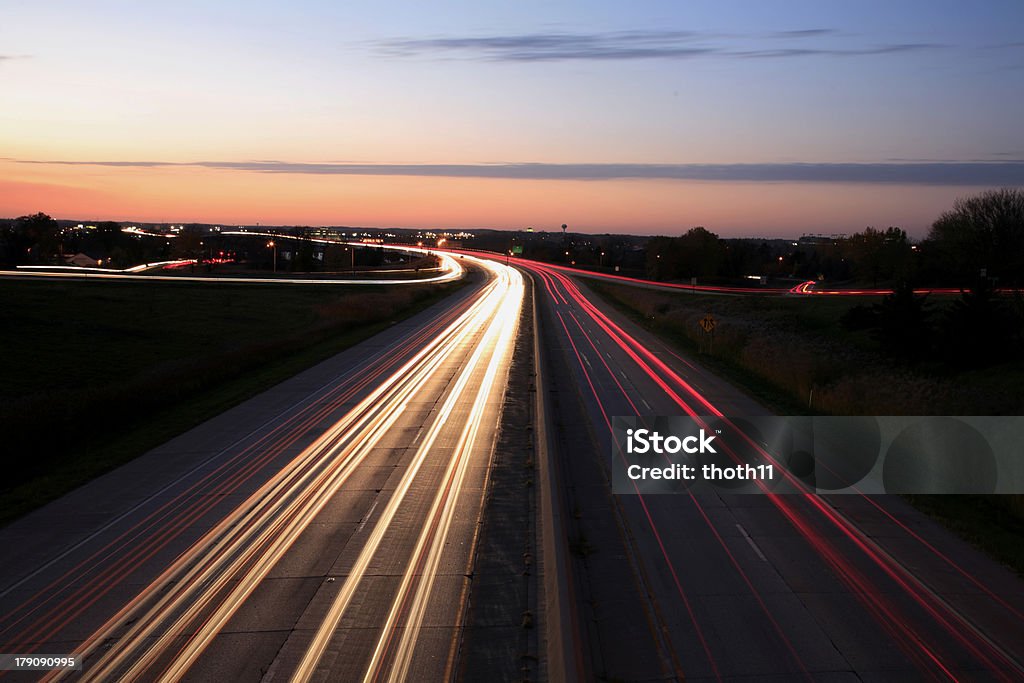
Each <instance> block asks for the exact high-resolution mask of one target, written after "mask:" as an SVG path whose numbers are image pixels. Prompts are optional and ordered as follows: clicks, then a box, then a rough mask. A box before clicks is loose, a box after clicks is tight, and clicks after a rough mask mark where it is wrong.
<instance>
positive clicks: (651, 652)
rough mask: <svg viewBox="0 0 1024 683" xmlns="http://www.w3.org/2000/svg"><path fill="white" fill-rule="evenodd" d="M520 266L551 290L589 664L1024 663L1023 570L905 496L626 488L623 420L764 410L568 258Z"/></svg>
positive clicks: (547, 301)
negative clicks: (640, 320) (938, 522)
mask: <svg viewBox="0 0 1024 683" xmlns="http://www.w3.org/2000/svg"><path fill="white" fill-rule="evenodd" d="M522 265H523V266H524V267H525V269H526V270H527V271H528V272H530V273H531V275H533V277H534V279H535V280H536V282H538V283H539V292H541V293H542V294H543V296H541V297H540V299H541V301H542V306H541V307H542V311H541V312H540V319H541V323H542V329H543V332H544V338H543V339H544V343H543V348H544V349H545V350H546V355H547V368H548V371H549V373H550V375H551V377H550V384H551V385H552V386H553V397H554V398H553V400H554V403H555V404H556V405H555V408H554V412H555V414H556V415H557V416H558V419H557V423H558V432H559V434H558V437H557V443H558V445H559V453H558V456H559V459H560V462H561V464H562V467H561V469H560V473H559V476H560V477H561V479H562V481H561V484H562V486H563V487H564V490H565V504H564V505H565V508H566V509H567V510H569V511H570V512H571V514H570V520H571V521H570V522H569V524H568V525H567V527H568V528H567V532H566V533H567V536H568V543H569V544H570V547H571V550H572V553H571V554H572V556H573V558H574V561H573V563H572V564H573V572H572V578H573V584H572V587H571V590H572V591H573V604H574V605H575V606H576V611H575V613H574V615H573V616H574V617H575V620H574V622H573V623H572V624H571V625H570V626H571V628H572V629H574V640H575V643H576V646H575V647H576V650H577V651H576V652H575V653H573V656H574V657H576V659H577V661H578V662H579V664H580V666H581V667H582V669H583V670H584V671H585V672H586V673H585V676H586V677H588V678H607V679H619V680H671V679H683V678H685V679H686V680H789V679H794V678H802V679H813V680H929V679H935V680H1020V679H1021V677H1022V676H1024V668H1021V662H1022V656H1024V584H1022V583H1021V582H1020V581H1019V580H1017V579H1016V578H1015V577H1013V576H1012V575H1011V574H1010V573H1009V572H1008V571H1006V570H1005V569H1003V568H1001V567H999V566H996V565H995V564H994V563H993V562H991V561H988V560H987V559H985V558H983V557H981V556H980V555H978V554H977V553H976V552H975V551H973V550H971V549H970V548H967V547H966V546H965V545H964V544H962V543H960V542H958V541H955V540H953V539H952V538H951V537H950V536H949V535H948V534H946V533H945V532H944V531H942V530H941V529H938V528H937V527H936V526H935V525H933V524H931V523H929V522H928V521H927V520H925V519H923V518H922V517H921V516H920V515H918V514H916V513H915V512H914V511H913V510H911V509H909V508H908V506H906V505H905V504H903V503H902V502H901V501H900V500H898V499H894V498H891V497H867V496H856V495H852V496H842V497H839V496H836V497H832V498H824V497H818V496H812V495H783V496H768V495H726V494H722V495H713V494H708V495H691V494H687V493H679V494H668V495H646V496H642V495H628V494H627V495H618V496H616V495H612V494H611V485H610V473H609V466H610V460H611V457H612V418H613V417H614V416H629V415H635V416H644V417H651V416H656V415H697V416H722V415H725V416H733V417H741V416H744V415H762V414H765V409H764V408H763V407H762V406H760V405H759V404H757V403H756V402H754V401H753V400H751V399H750V398H748V397H747V396H745V395H743V394H742V393H740V392H738V391H736V390H735V389H734V388H732V387H730V386H729V385H727V384H726V383H724V382H722V381H721V380H719V379H718V378H716V377H714V376H712V375H710V374H709V373H707V372H705V371H704V370H702V369H701V368H700V367H699V366H697V365H695V364H694V363H692V362H691V361H690V360H688V359H687V358H684V357H682V356H680V355H678V354H677V353H676V352H674V351H673V350H672V349H671V348H669V347H667V346H666V345H665V344H664V343H662V342H661V341H659V340H658V339H656V338H653V337H652V336H651V335H649V334H647V333H645V332H643V331H641V330H640V329H638V328H637V327H636V326H635V325H632V324H631V323H629V322H628V321H626V320H624V319H623V317H622V316H620V315H618V314H616V313H615V312H614V311H611V310H609V308H608V307H607V306H605V305H603V304H602V303H600V301H599V300H597V299H596V297H594V296H593V295H592V294H591V293H589V292H588V290H587V289H586V288H585V287H584V286H583V285H582V284H581V283H580V282H579V281H577V280H574V279H572V278H570V277H567V275H566V273H565V272H564V270H563V269H560V268H552V267H549V266H544V265H539V264H531V263H526V262H524V263H523V264H522Z"/></svg>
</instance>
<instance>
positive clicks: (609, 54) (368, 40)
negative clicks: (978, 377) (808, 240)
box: [0, 2, 1024, 234]
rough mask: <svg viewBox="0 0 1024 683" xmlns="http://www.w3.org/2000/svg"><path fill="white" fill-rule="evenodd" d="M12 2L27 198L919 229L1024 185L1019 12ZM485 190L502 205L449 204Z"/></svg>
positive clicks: (10, 25) (16, 134) (93, 203)
mask: <svg viewBox="0 0 1024 683" xmlns="http://www.w3.org/2000/svg"><path fill="white" fill-rule="evenodd" d="M0 12H2V14H0V87H3V89H4V92H5V98H4V100H5V101H4V103H3V104H0V121H2V122H3V123H2V125H0V146H2V149H3V152H2V153H0V156H2V157H4V158H5V161H3V162H0V211H2V212H4V213H12V212H17V211H22V210H25V211H28V210H45V209H46V208H47V207H45V206H40V207H36V206H34V205H33V206H28V204H27V202H28V201H35V202H38V201H39V199H42V200H43V201H46V198H47V197H52V198H53V204H54V205H55V206H56V207H57V208H55V209H52V211H53V212H56V213H61V212H64V213H67V212H83V211H93V212H102V213H106V214H107V215H109V216H111V217H124V218H136V219H139V220H144V219H153V220H159V219H160V218H159V217H161V216H166V218H167V220H175V219H177V220H192V219H195V220H216V221H221V222H246V221H253V220H255V219H256V217H257V216H262V217H264V221H263V222H269V220H268V219H267V217H268V216H272V217H274V219H275V220H284V219H285V218H286V216H288V215H289V214H288V207H289V206H292V207H293V208H292V209H291V210H292V211H293V214H291V215H294V219H293V221H292V222H312V223H362V224H381V225H388V224H399V223H401V224H419V225H434V226H436V225H452V226H456V225H457V226H465V227H470V226H474V225H477V226H482V225H493V226H496V227H517V226H519V225H520V224H522V223H531V224H532V223H543V222H545V221H551V222H553V223H555V224H559V223H561V222H565V221H566V220H569V221H570V222H573V223H574V224H576V225H580V226H581V228H583V227H587V228H590V229H593V230H595V231H596V230H602V231H603V230H608V229H621V230H629V231H634V232H674V231H678V230H680V229H685V227H687V226H689V225H694V224H708V226H709V227H710V228H711V229H716V230H717V231H719V232H722V233H725V234H732V233H739V232H744V231H748V232H749V231H761V232H764V233H780V234H781V233H783V232H786V233H799V232H801V231H813V230H815V229H816V228H820V229H821V230H825V231H828V230H835V231H844V230H853V229H859V228H862V227H863V225H865V224H887V223H890V222H902V223H904V224H905V225H906V227H908V228H909V229H910V230H911V231H912V232H921V231H923V230H926V228H927V225H928V223H930V221H931V220H933V219H934V218H935V217H936V216H937V215H938V214H939V213H940V212H941V211H942V210H944V209H945V208H948V205H949V204H950V203H951V202H952V200H953V198H955V197H957V196H962V195H964V194H969V193H971V192H973V191H977V190H978V189H983V188H984V187H988V186H992V185H1005V184H1009V185H1019V184H1020V182H1021V181H1020V178H1021V168H1020V166H1019V164H1018V163H1017V162H1020V161H1021V160H1024V135H1022V132H1021V126H1020V123H1019V122H1020V121H1021V120H1024V31H1021V27H1022V26H1024V3H1020V2H986V3H979V4H977V5H975V6H971V5H969V4H968V3H952V2H930V3H926V2H888V3H882V2H858V3H829V2H818V3H810V2H807V3H804V2H792V3H779V2H773V3H752V2H744V3H739V2H688V3H677V2H673V3H669V2H648V3H608V2H578V3H559V4H552V3H537V2H524V3H502V4H500V5H498V4H493V5H490V4H488V5H484V6H481V4H480V3H468V2H449V3H413V2H403V3H373V4H370V3H358V4H354V3H353V4H350V3H344V4H340V5H338V4H336V3H327V2H297V3H289V4H287V5H285V4H281V3H265V2H257V3H214V2H183V3H174V4H163V5H155V4H152V3H129V2H98V3H73V2H64V3H61V2H49V3H39V2H35V3H29V2H10V3H7V4H6V5H5V7H4V8H3V9H2V10H0ZM129 161H130V162H144V163H141V164H140V163H136V164H134V165H127V166H126V165H123V162H129ZM24 162H76V163H75V164H67V163H59V164H58V163H51V164H47V163H24ZM82 162H98V163H96V164H88V163H86V164H83V163H82ZM111 162H115V164H114V165H111ZM254 162H260V163H254ZM266 162H273V164H274V165H273V167H268V166H266V165H261V164H266ZM996 162H998V163H999V164H1000V165H998V166H997V165H994V164H996ZM907 163H913V164H915V165H916V166H914V167H903V168H899V169H895V170H894V169H892V168H889V167H888V166H891V165H893V164H896V165H903V164H907ZM979 163H981V164H986V165H988V166H986V167H982V166H980V165H979ZM353 164H357V165H367V164H387V165H388V167H387V168H384V169H381V168H375V169H372V172H367V173H366V174H360V173H358V167H355V171H354V170H353V166H352V165H353ZM423 164H429V165H431V168H432V169H433V170H430V171H427V172H425V171H423V169H421V168H419V167H420V166H421V165H423ZM950 164H960V165H958V166H950ZM494 165H498V166H499V168H508V167H509V166H508V165H513V166H514V168H516V169H517V170H516V172H515V173H514V174H511V175H510V174H509V173H503V172H498V173H496V172H495V169H494ZM523 165H529V166H523ZM581 165H587V168H588V169H593V168H598V171H596V172H591V171H588V172H587V173H584V174H582V175H581V174H580V173H575V172H574V171H573V169H578V168H580V166H581ZM850 165H862V166H856V167H854V169H853V171H851V172H845V171H844V170H843V169H847V170H848V169H849V168H850ZM929 165H932V166H929ZM666 166H669V167H674V168H675V170H673V171H671V172H669V173H665V172H662V171H660V170H659V169H663V168H664V167H666ZM697 166H699V167H701V168H703V169H704V170H703V171H701V173H697V172H696V171H694V168H696V167H697ZM474 167H479V172H478V173H474V171H473V168H474ZM325 168H327V169H328V170H329V171H330V172H328V173H325V172H324V169H325ZM455 168H457V169H459V170H458V172H457V173H445V172H444V169H455ZM531 168H532V169H536V170H537V172H536V173H534V174H532V175H531V173H530V172H529V170H530V169H531ZM708 168H711V169H712V170H710V171H709V170H708ZM312 169H316V170H312ZM331 169H333V170H331ZM437 169H441V171H440V172H438V170H437ZM523 169H525V170H523ZM622 169H631V171H630V172H629V173H626V174H625V175H623V173H622ZM637 169H639V170H637ZM915 169H916V170H915ZM314 174H316V175H318V176H329V177H317V178H311V177H310V176H312V175H314ZM524 174H525V175H524ZM496 176H497V177H496ZM595 178H599V179H595ZM218 179H219V180H218ZM303 181H305V185H303V184H302V183H303ZM211 182H212V183H215V184H216V183H218V182H219V183H220V185H221V188H222V190H223V191H222V192H221V193H220V194H221V198H220V200H219V201H215V200H214V198H213V197H211V196H210V192H209V189H208V188H209V185H210V183H211ZM466 193H470V194H479V195H480V196H487V197H491V198H493V199H494V201H493V202H492V205H493V206H495V207H500V209H499V208H492V209H490V210H488V208H487V204H486V203H485V202H483V201H480V200H476V201H466V202H452V201H451V198H453V197H455V198H458V197H463V196H465V195H466ZM738 194H739V195H741V197H740V200H739V201H736V197H737V195H738ZM15 195H20V196H21V197H28V198H30V199H23V200H18V199H16V198H15ZM254 196H255V197H257V199H254ZM553 196H556V197H563V198H564V200H565V201H564V202H563V203H562V204H561V205H559V202H556V201H554V200H553V199H552V197H553ZM299 197H301V199H302V202H301V205H299V206H297V207H296V206H295V202H296V200H297V199H298V198H299ZM610 197H614V198H616V199H617V201H616V202H615V204H614V210H610V207H609V204H608V203H609V202H610V199H609V198H610ZM780 198H782V199H785V200H786V201H791V202H797V203H803V204H804V205H806V206H808V207H813V210H814V213H813V215H807V214H800V213H798V212H796V211H794V210H791V209H786V208H785V202H782V203H783V205H784V206H783V207H781V208H780V206H779V204H780V201H781V200H780ZM830 198H831V199H832V201H831V202H830V201H829V199H830ZM640 203H642V206H641V204H640ZM396 204H397V205H400V209H401V210H399V209H398V208H396ZM340 205H343V206H340ZM830 206H831V207H832V208H831V209H830ZM190 207H191V209H190ZM531 207H536V211H535V212H534V213H531V211H530V208H531ZM190 210H192V211H194V213H195V215H189V214H188V212H189V211H190ZM171 213H174V215H173V216H172V215H170V214H171ZM139 214H142V215H139Z"/></svg>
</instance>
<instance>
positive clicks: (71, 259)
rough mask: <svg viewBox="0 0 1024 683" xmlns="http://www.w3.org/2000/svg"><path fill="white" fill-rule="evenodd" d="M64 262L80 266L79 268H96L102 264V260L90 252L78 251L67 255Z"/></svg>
mask: <svg viewBox="0 0 1024 683" xmlns="http://www.w3.org/2000/svg"><path fill="white" fill-rule="evenodd" d="M64 264H65V265H68V266H78V267H79V268H95V267H97V266H99V265H100V262H99V261H97V260H96V259H94V258H93V257H92V256H89V255H88V254H83V253H82V252H78V253H77V254H75V255H74V256H65V257H64Z"/></svg>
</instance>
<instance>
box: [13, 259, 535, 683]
mask: <svg viewBox="0 0 1024 683" xmlns="http://www.w3.org/2000/svg"><path fill="white" fill-rule="evenodd" d="M471 261H474V259H472V258H471V257H469V258H467V259H466V260H465V261H464V263H465V262H471ZM459 269H460V270H461V265H460V266H459ZM476 270H477V271H478V274H477V275H476V276H475V280H476V281H475V282H474V283H473V284H472V285H471V286H470V287H467V288H466V289H465V290H463V292H460V293H459V294H458V295H456V296H454V297H451V298H450V299H449V300H447V301H445V302H443V303H442V304H438V305H437V306H435V307H433V308H432V309H430V310H429V311H427V312H425V313H424V314H421V315H418V316H416V317H414V318H413V319H411V320H409V321H406V322H404V323H401V324H398V325H395V326H393V327H392V328H391V329H390V330H388V331H387V332H385V333H383V334H382V335H378V336H377V337H375V338H374V339H372V340H369V341H368V342H367V343H364V344H361V345H359V346H357V347H355V348H354V349H351V350H350V351H349V352H345V353H343V354H340V355H339V356H337V357H335V358H334V359H331V360H329V361H327V362H326V363H323V364H321V365H319V366H317V367H315V368H313V369H311V370H309V371H306V372H304V373H302V374H300V375H299V376H297V377H295V378H293V379H292V380H289V381H287V382H285V383H282V384H281V385H279V386H278V387H275V388H274V389H272V390H270V391H268V392H266V393H265V394H262V395H260V396H259V397H256V398H255V399H253V400H251V401H249V402H247V403H245V404H242V405H240V406H238V407H236V408H235V409H232V410H230V411H228V412H227V413H224V414H223V415H221V416H219V417H217V418H214V419H212V420H210V421H209V422H207V423H205V424H204V425H201V426H200V427H198V428H196V429H194V430H192V431H191V432H188V433H187V434H185V435H183V436H181V437H179V438H177V439H175V440H173V441H171V442H169V443H168V444H166V445H165V446H164V447H161V448H159V449H156V450H154V451H152V452H150V453H148V454H146V455H144V456H142V457H141V458H139V459H138V460H136V461H134V462H132V463H130V464H129V465H127V466H125V467H123V468H120V469H118V470H116V471H114V472H111V473H109V474H108V475H105V476H104V477H101V478H99V479H98V480H96V481H94V482H92V483H90V484H89V485H86V486H84V487H82V488H81V489H79V490H77V491H75V492H74V493H72V494H70V495H69V496H66V497H64V498H62V499H60V500H59V501H56V502H55V503H53V504H51V505H49V506H46V507H45V508H43V509H41V510H38V511H37V512H35V513H33V514H30V515H28V516H27V517H25V518H23V519H21V520H19V521H18V522H16V523H14V524H12V525H10V526H8V527H7V528H5V529H3V530H2V531H0V542H2V543H3V545H4V547H5V548H6V549H7V551H6V552H5V553H4V556H3V559H2V561H0V577H2V584H0V614H2V617H0V643H2V645H0V651H2V652H9V653H21V652H36V653H40V652H49V651H60V652H74V653H76V654H78V655H80V656H81V657H82V658H83V668H82V671H81V672H59V671H55V672H51V673H49V674H46V675H45V676H43V678H42V680H59V679H62V678H64V677H69V678H70V677H74V678H75V679H80V680H86V681H110V680H146V681H149V680H153V681H158V680H166V681H171V680H215V679H221V680H261V679H262V680H267V681H270V680H274V681H278V680H284V681H308V680H346V681H347V680H383V679H386V680H405V679H407V678H419V677H421V676H422V677H425V679H427V680H441V679H444V678H446V677H448V676H450V674H451V671H452V670H453V666H454V661H455V655H456V653H457V650H458V646H459V637H460V632H461V631H460V627H461V622H462V619H463V616H464V612H465V607H466V598H467V592H468V588H469V578H468V577H469V576H470V575H471V561H472V551H473V548H474V544H475V535H476V529H477V523H478V520H479V518H480V514H481V506H482V501H483V492H484V490H485V486H486V481H487V476H488V469H489V468H488V464H489V461H490V458H491V454H492V450H493V449H492V446H493V443H494V441H495V436H496V430H497V425H498V418H499V414H500V409H501V405H502V397H503V392H504V390H505V375H506V374H507V372H508V366H509V362H510V354H511V350H512V347H513V343H514V341H515V338H516V334H517V332H518V329H517V328H518V320H519V315H520V312H521V308H522V302H523V292H524V285H523V280H522V277H521V276H520V274H519V273H518V272H517V271H515V270H514V269H510V268H506V267H504V266H501V265H497V264H489V263H486V262H478V263H476ZM410 672H416V673H415V676H412V675H411V673H410ZM19 676H25V678H26V679H29V680H33V679H34V678H33V676H31V675H28V674H22V673H16V674H9V675H8V678H10V679H11V680H19Z"/></svg>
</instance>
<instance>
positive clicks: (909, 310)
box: [844, 283, 933, 362]
mask: <svg viewBox="0 0 1024 683" xmlns="http://www.w3.org/2000/svg"><path fill="white" fill-rule="evenodd" d="M927 298H928V297H927V295H925V296H918V295H916V294H914V288H913V287H912V286H911V285H910V284H908V283H901V284H900V285H898V286H897V287H896V288H895V289H894V290H893V292H892V294H889V295H888V296H886V297H885V298H884V299H882V301H881V302H880V303H877V304H875V305H874V306H873V308H872V313H873V316H872V317H873V319H874V320H873V321H872V324H871V328H872V335H873V336H874V338H875V339H876V340H877V341H878V344H879V346H881V347H882V351H883V352H885V353H887V354H888V355H890V356H894V357H896V358H900V359H902V360H905V361H908V362H916V361H919V360H922V359H924V358H927V357H928V356H930V355H931V351H932V337H933V332H932V326H931V314H932V312H931V308H930V307H929V306H928V302H927ZM844 322H847V324H849V322H852V321H849V322H848V321H844Z"/></svg>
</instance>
